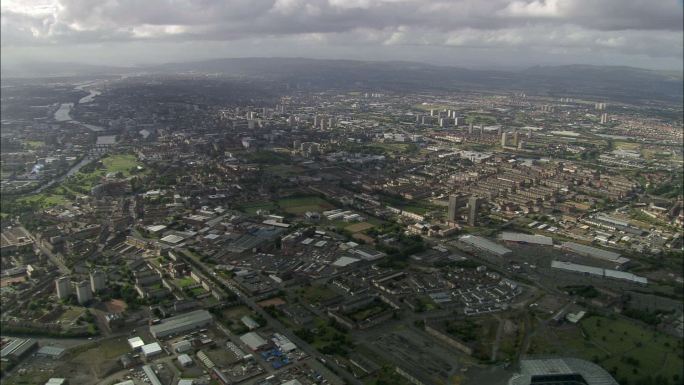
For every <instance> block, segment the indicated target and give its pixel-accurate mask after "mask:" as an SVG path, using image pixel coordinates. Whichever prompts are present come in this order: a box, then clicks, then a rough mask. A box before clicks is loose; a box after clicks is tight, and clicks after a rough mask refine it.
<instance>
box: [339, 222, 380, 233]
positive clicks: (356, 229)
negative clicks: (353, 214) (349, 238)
mask: <svg viewBox="0 0 684 385" xmlns="http://www.w3.org/2000/svg"><path fill="white" fill-rule="evenodd" d="M373 227H374V226H373V225H372V224H370V223H368V222H360V223H354V224H353V225H349V226H347V227H345V228H344V229H345V230H347V231H350V232H352V233H360V232H362V231H366V230H368V229H370V228H373Z"/></svg>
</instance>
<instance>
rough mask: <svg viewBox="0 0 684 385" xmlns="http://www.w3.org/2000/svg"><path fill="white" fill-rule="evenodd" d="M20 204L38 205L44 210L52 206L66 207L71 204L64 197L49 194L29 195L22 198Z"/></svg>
mask: <svg viewBox="0 0 684 385" xmlns="http://www.w3.org/2000/svg"><path fill="white" fill-rule="evenodd" d="M18 201H19V202H25V203H34V202H35V203H38V204H39V205H40V207H42V208H48V207H52V206H58V205H64V204H67V203H69V200H68V199H66V198H65V197H64V196H62V195H55V194H49V193H41V194H35V195H29V196H25V197H21V198H19V199H18Z"/></svg>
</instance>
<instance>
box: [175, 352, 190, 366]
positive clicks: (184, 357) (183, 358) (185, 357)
mask: <svg viewBox="0 0 684 385" xmlns="http://www.w3.org/2000/svg"><path fill="white" fill-rule="evenodd" d="M178 362H179V363H180V364H181V365H185V364H189V363H192V358H190V356H189V355H187V354H181V355H179V356H178Z"/></svg>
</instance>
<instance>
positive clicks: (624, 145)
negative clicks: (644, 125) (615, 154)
mask: <svg viewBox="0 0 684 385" xmlns="http://www.w3.org/2000/svg"><path fill="white" fill-rule="evenodd" d="M613 145H614V146H615V149H616V150H638V149H639V148H640V147H641V145H640V144H639V143H633V142H614V143H613Z"/></svg>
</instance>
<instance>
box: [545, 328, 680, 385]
mask: <svg viewBox="0 0 684 385" xmlns="http://www.w3.org/2000/svg"><path fill="white" fill-rule="evenodd" d="M580 328H581V330H580ZM580 328H577V327H571V326H564V327H562V328H553V329H548V330H547V331H546V332H545V334H544V335H541V336H536V337H534V338H533V340H532V341H533V344H532V346H533V353H535V354H536V353H542V354H565V355H570V356H577V357H580V358H584V359H586V360H590V361H594V362H596V363H598V364H599V365H601V366H602V367H603V368H604V369H606V370H608V371H610V372H612V373H614V376H615V378H616V379H618V381H620V379H623V381H622V382H620V383H621V384H622V383H626V382H624V379H629V383H632V381H633V380H638V379H643V378H646V377H649V376H651V377H653V378H655V377H656V376H663V378H665V379H666V380H667V381H668V383H671V384H678V383H679V382H676V381H674V379H675V378H678V379H682V378H684V369H683V368H682V366H681V360H682V342H681V341H680V340H678V339H676V338H674V337H670V336H667V335H665V334H662V333H659V332H656V331H653V330H650V329H647V328H645V327H643V326H641V325H639V324H637V323H635V322H632V321H628V320H624V319H609V318H606V317H599V316H592V317H589V318H585V319H584V320H582V321H581V324H580ZM583 332H584V334H585V335H586V338H584V337H583V334H582V333H583ZM665 384H666V383H663V385H665Z"/></svg>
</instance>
